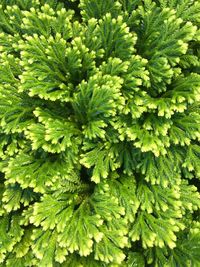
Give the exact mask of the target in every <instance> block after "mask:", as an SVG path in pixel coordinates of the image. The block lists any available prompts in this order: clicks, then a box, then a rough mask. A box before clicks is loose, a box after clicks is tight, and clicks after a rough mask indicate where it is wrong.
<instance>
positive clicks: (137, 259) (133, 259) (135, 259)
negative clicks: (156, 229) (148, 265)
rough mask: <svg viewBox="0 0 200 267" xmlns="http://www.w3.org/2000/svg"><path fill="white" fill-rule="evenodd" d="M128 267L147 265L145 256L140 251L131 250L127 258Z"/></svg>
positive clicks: (143, 266)
mask: <svg viewBox="0 0 200 267" xmlns="http://www.w3.org/2000/svg"><path fill="white" fill-rule="evenodd" d="M127 266H128V267H145V261H144V258H143V256H142V255H141V254H140V253H139V252H130V253H129V254H128V260H127Z"/></svg>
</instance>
